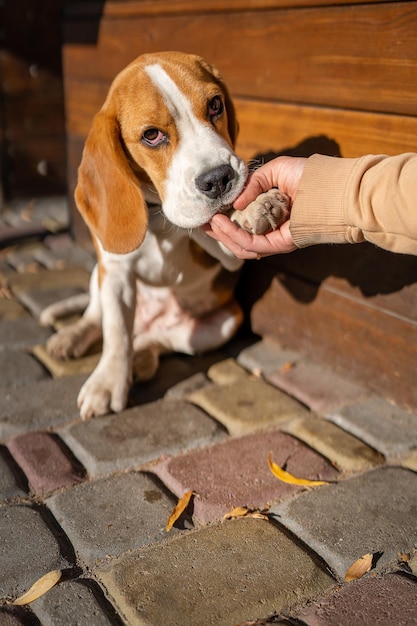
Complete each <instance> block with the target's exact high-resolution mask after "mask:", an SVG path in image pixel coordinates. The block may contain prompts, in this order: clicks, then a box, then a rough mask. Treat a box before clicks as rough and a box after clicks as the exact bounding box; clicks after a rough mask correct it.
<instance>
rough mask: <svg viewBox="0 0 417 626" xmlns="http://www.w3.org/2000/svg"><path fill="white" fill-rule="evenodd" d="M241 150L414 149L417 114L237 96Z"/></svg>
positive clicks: (350, 153) (248, 153)
mask: <svg viewBox="0 0 417 626" xmlns="http://www.w3.org/2000/svg"><path fill="white" fill-rule="evenodd" d="M234 102H235V106H236V111H237V117H238V120H239V126H240V130H239V137H238V152H239V153H240V154H241V155H242V156H244V157H245V158H246V159H252V158H253V157H254V155H256V154H259V153H262V152H277V153H285V154H297V155H302V156H309V155H310V154H312V153H313V152H321V153H324V154H329V155H331V156H344V157H357V156H361V155H363V154H366V153H375V154H398V153H401V152H408V151H410V152H414V151H415V149H416V137H417V117H412V116H402V115H387V114H382V113H381V114H378V113H367V112H359V111H350V110H347V109H331V108H328V107H312V106H299V105H291V104H282V103H272V102H262V101H256V100H243V99H239V98H234Z"/></svg>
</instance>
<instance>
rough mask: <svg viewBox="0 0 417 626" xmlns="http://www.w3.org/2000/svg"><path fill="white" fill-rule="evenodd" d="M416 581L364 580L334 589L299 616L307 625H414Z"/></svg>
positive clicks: (393, 576)
mask: <svg viewBox="0 0 417 626" xmlns="http://www.w3.org/2000/svg"><path fill="white" fill-rule="evenodd" d="M416 616H417V580H412V579H411V578H406V577H405V576H401V575H399V574H386V575H385V576H383V577H380V576H376V577H370V576H368V577H366V578H364V579H361V580H358V581H355V582H353V583H350V584H349V585H346V586H345V587H342V588H341V589H338V590H337V591H335V592H333V593H331V594H330V597H327V598H326V599H325V600H323V601H321V602H319V603H317V604H315V605H313V606H310V607H309V608H308V609H307V610H306V611H303V612H302V613H301V615H300V617H301V619H302V620H303V622H305V623H306V624H307V625H308V626H335V624H337V626H352V624H364V625H365V624H378V625H379V626H393V625H394V624H402V625H403V626H407V625H408V626H412V624H416V623H417V617H416Z"/></svg>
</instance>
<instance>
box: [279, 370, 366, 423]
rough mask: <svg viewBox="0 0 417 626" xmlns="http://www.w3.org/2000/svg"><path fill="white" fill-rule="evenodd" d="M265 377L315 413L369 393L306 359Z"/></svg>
mask: <svg viewBox="0 0 417 626" xmlns="http://www.w3.org/2000/svg"><path fill="white" fill-rule="evenodd" d="M267 378H268V380H269V381H270V382H271V383H273V384H274V385H276V386H277V387H279V388H280V389H283V390H284V391H286V392H287V393H289V394H290V395H291V396H294V397H295V398H297V399H298V400H300V402H303V403H304V404H305V405H307V406H308V407H310V409H311V410H313V411H316V412H317V413H322V412H324V411H327V410H329V409H330V408H332V407H335V406H340V405H345V404H349V403H351V402H352V399H355V400H356V399H358V398H360V397H361V396H362V397H365V396H366V395H367V394H368V393H369V392H368V391H367V390H366V389H364V388H363V387H361V386H360V385H357V384H355V383H353V382H351V381H349V380H347V379H346V377H342V376H339V375H338V374H336V373H335V372H334V371H333V370H331V369H328V368H327V367H323V366H322V365H319V364H317V363H313V362H312V361H309V360H307V359H304V360H301V361H297V362H296V363H294V365H293V366H292V367H287V368H281V369H279V370H276V371H275V372H272V373H271V374H270V375H269V376H268V377H267Z"/></svg>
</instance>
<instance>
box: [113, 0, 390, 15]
mask: <svg viewBox="0 0 417 626" xmlns="http://www.w3.org/2000/svg"><path fill="white" fill-rule="evenodd" d="M383 1H384V0H368V2H370V3H373V2H374V3H377V2H383ZM362 2H363V0H349V1H348V2H346V0H228V2H224V0H199V2H198V3H196V2H195V0H142V1H138V0H136V2H106V4H105V5H104V15H106V16H109V17H113V16H121V15H123V16H126V17H129V16H132V15H137V14H138V13H141V14H144V15H159V14H160V13H190V12H192V13H196V12H201V13H206V12H207V11H220V12H226V11H227V12H232V11H249V10H250V11H262V10H265V9H276V8H280V9H282V8H288V7H291V8H302V7H309V6H315V7H316V6H325V5H334V4H359V3H362Z"/></svg>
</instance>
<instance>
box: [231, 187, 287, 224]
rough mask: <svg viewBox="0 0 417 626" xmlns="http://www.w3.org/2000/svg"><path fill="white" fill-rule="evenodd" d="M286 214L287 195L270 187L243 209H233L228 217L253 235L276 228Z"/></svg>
mask: <svg viewBox="0 0 417 626" xmlns="http://www.w3.org/2000/svg"><path fill="white" fill-rule="evenodd" d="M288 216H289V198H288V196H287V195H286V194H285V193H283V192H282V191H280V190H279V189H270V190H269V191H266V192H265V193H261V194H260V195H259V196H258V197H257V198H256V200H254V201H253V202H251V203H250V204H248V206H247V207H246V209H244V210H243V211H234V213H233V214H232V216H231V218H230V219H231V220H232V222H235V223H236V224H237V225H238V226H240V227H241V228H244V229H245V230H247V231H248V232H249V233H252V234H253V235H265V234H266V233H269V232H270V231H271V230H275V229H276V228H278V227H279V226H280V225H281V224H282V223H283V222H285V221H286V220H287V219H288Z"/></svg>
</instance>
